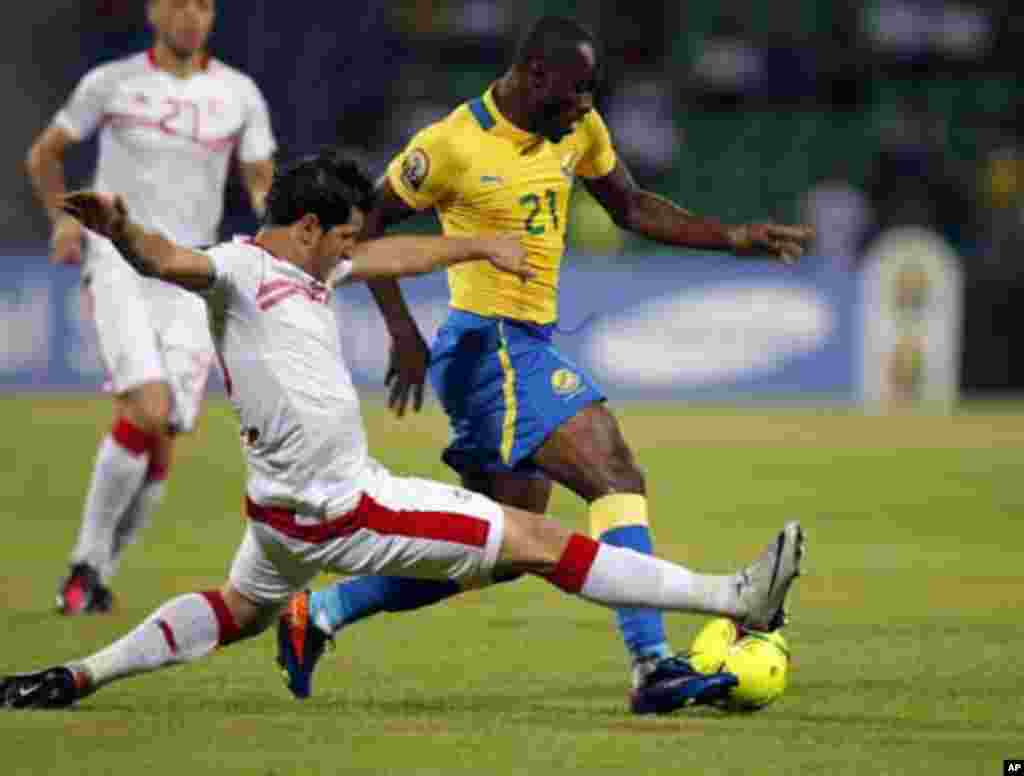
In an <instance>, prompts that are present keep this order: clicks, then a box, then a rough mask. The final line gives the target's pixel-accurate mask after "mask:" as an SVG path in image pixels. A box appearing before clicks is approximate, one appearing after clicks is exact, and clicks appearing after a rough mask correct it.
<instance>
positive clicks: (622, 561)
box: [548, 534, 743, 617]
mask: <svg viewBox="0 0 1024 776" xmlns="http://www.w3.org/2000/svg"><path fill="white" fill-rule="evenodd" d="M548 579H549V581H550V582H552V583H553V584H555V585H557V586H558V587H560V588H562V589H563V590H565V591H567V592H570V593H577V594H578V595H579V596H580V597H581V598H586V599H587V600H588V601H593V602H594V603H599V604H603V605H605V606H611V607H615V608H618V607H622V606H646V607H653V608H656V609H668V610H674V611H682V612H697V613H701V614H714V615H722V616H726V617H737V616H741V615H742V614H743V612H741V611H740V604H739V586H738V578H737V576H736V575H735V574H727V575H715V574H698V573H696V572H693V571H690V569H688V568H685V567H683V566H679V565H677V564H675V563H670V562H668V561H667V560H662V559H661V558H655V557H653V556H651V555H644V554H642V553H639V552H636V551H635V550H630V549H627V548H625V547H613V546H612V545H610V544H602V543H600V542H595V541H593V540H592V539H589V538H587V537H584V536H582V535H580V534H575V535H574V536H573V537H572V539H570V541H569V544H568V546H567V548H566V550H565V552H564V554H563V555H562V558H561V559H560V560H559V562H558V566H557V567H556V568H555V570H554V572H553V573H552V574H550V575H549V576H548Z"/></svg>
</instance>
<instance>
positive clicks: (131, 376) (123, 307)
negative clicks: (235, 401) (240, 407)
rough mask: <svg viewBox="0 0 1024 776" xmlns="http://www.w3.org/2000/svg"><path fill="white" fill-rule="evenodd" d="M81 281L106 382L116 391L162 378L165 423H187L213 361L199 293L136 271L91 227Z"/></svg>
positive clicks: (180, 427) (182, 426)
mask: <svg viewBox="0 0 1024 776" xmlns="http://www.w3.org/2000/svg"><path fill="white" fill-rule="evenodd" d="M82 285H83V290H84V292H85V294H86V297H87V300H88V306H89V307H90V308H91V314H92V318H93V321H94V323H95V325H96V335H97V338H98V342H99V351H100V356H101V358H102V359H103V365H104V367H105V369H106V371H107V376H108V378H109V381H110V387H111V390H112V391H113V392H114V393H115V394H122V393H125V392H126V391H129V390H131V389H133V388H137V387H139V386H140V385H143V384H145V383H153V382H162V383H166V384H167V385H168V386H169V387H170V390H171V418H170V423H171V427H172V429H174V430H176V431H191V430H192V428H193V427H194V426H195V422H196V418H197V417H198V415H199V408H200V405H201V404H202V401H203V393H204V391H205V390H206V380H207V378H208V377H209V374H210V366H211V364H212V363H213V342H212V340H211V338H210V330H209V326H208V324H207V315H206V305H205V303H204V302H203V300H202V299H201V298H200V297H199V296H197V295H195V294H192V293H189V292H188V291H185V290H183V289H180V288H176V287H174V286H171V285H170V284H168V283H163V282H162V281H159V280H154V279H152V278H143V277H141V276H140V275H139V274H138V273H137V272H135V270H133V269H132V268H131V267H130V266H129V265H128V263H127V262H125V260H124V259H123V258H121V255H120V254H119V253H118V252H117V249H116V248H115V247H114V246H113V244H112V243H111V242H110V241H109V240H106V239H104V238H102V237H98V236H97V235H94V234H92V233H89V234H88V237H87V244H86V257H85V265H84V267H83V270H82Z"/></svg>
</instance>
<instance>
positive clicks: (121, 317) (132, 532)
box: [28, 0, 275, 614]
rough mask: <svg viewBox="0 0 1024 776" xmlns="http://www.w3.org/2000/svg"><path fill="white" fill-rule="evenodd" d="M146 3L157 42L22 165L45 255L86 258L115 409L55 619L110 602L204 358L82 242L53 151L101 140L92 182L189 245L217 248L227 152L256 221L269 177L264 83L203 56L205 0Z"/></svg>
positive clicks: (202, 348)
mask: <svg viewBox="0 0 1024 776" xmlns="http://www.w3.org/2000/svg"><path fill="white" fill-rule="evenodd" d="M147 10H148V16H149V21H150V24H151V26H152V28H153V32H154V35H155V41H154V44H153V47H152V48H151V49H150V50H149V51H146V52H143V53H140V54H136V55H134V56H130V57H127V58H124V59H118V60H115V61H113V62H109V63H107V64H104V65H101V66H99V67H97V68H95V69H94V70H92V71H90V72H89V73H87V74H86V76H85V77H84V78H83V79H82V80H81V82H80V83H79V84H78V86H77V88H76V89H75V90H74V92H73V93H72V95H71V97H70V99H69V100H68V102H67V104H66V105H64V107H63V108H61V110H60V111H59V112H58V113H57V115H56V117H55V118H54V120H53V123H52V124H51V125H50V126H49V127H47V128H46V129H45V130H44V131H43V132H42V134H41V135H40V136H39V138H38V139H37V140H36V142H35V144H34V145H33V146H32V149H31V150H30V152H29V156H28V169H29V174H30V177H31V179H32V182H33V184H34V186H35V189H36V191H37V193H38V195H39V199H40V200H41V201H42V203H43V205H44V206H45V207H46V210H47V212H48V213H49V215H50V219H51V221H52V222H53V237H52V241H51V260H52V261H53V262H55V263H57V264H77V263H79V261H81V260H82V258H83V256H84V263H83V267H82V286H83V291H84V292H85V295H86V296H85V298H86V300H87V301H88V306H89V307H91V310H92V316H93V318H94V320H95V324H96V329H97V333H98V338H99V346H100V354H101V356H102V360H103V362H104V366H105V368H106V370H107V373H108V376H109V384H110V387H111V389H112V391H113V395H114V405H115V418H114V424H113V428H112V430H111V431H110V433H109V434H107V435H106V436H105V438H104V439H103V440H102V442H101V443H100V446H99V451H98V454H97V457H96V462H95V466H94V469H93V474H92V481H91V483H90V485H89V491H88V495H87V496H86V500H85V506H84V509H83V516H82V526H81V529H80V532H79V536H78V542H77V544H76V546H75V547H74V549H73V551H72V553H71V559H70V560H71V570H70V573H69V574H68V576H67V577H65V578H64V579H63V580H62V581H61V583H60V587H59V590H58V594H57V607H58V610H59V611H61V612H62V613H64V614H79V613H85V612H103V611H107V610H109V609H110V607H111V604H112V597H111V593H110V590H109V588H108V587H107V585H108V583H109V580H110V578H111V577H112V576H113V574H114V573H115V571H116V567H117V563H118V560H119V558H120V556H121V552H122V550H123V549H124V547H125V546H126V545H127V544H128V543H130V542H132V541H133V540H134V539H135V538H136V537H137V536H138V533H139V531H140V530H141V528H142V527H143V526H144V525H145V524H146V523H147V522H148V520H149V517H150V515H151V514H152V512H153V511H154V509H155V508H156V506H157V505H158V503H159V502H160V500H161V497H162V494H163V490H164V481H165V480H166V477H167V472H168V467H169V465H170V462H171V449H172V445H173V438H174V434H176V433H178V432H185V431H190V430H191V429H192V428H193V425H194V424H195V422H196V416H197V415H198V413H199V407H200V403H201V401H202V395H203V391H204V388H205V384H206V377H207V374H208V371H209V368H210V362H211V360H212V358H213V347H212V343H211V342H210V337H209V332H208V331H207V326H206V311H205V309H204V307H203V305H202V303H201V302H200V301H199V300H198V299H197V298H195V297H194V296H193V295H191V294H188V293H187V292H184V291H182V290H181V289H178V288H175V287H174V286H171V285H167V284H163V283H160V282H159V281H155V280H150V279H143V278H140V277H139V276H138V275H137V273H135V272H134V270H132V269H131V268H130V267H129V266H128V265H127V264H126V263H125V262H124V261H123V260H122V259H121V258H120V257H119V256H118V255H117V253H116V251H115V250H114V249H113V247H112V246H111V245H110V243H109V242H108V241H107V240H104V239H102V238H100V237H98V236H96V235H85V236H83V234H82V227H81V225H80V224H79V223H78V222H77V221H76V220H75V219H73V218H70V217H68V216H67V215H66V214H65V213H63V212H62V211H61V210H60V206H59V203H60V201H61V197H62V196H63V194H64V193H65V184H64V174H63V166H62V160H63V158H64V154H65V152H66V150H67V149H68V148H69V147H70V146H72V145H74V144H75V143H78V142H79V141H81V140H84V139H85V138H87V137H88V136H90V135H92V134H93V133H96V132H98V133H99V159H98V162H97V167H96V171H95V180H94V183H93V186H94V188H96V189H97V190H99V191H107V192H117V193H118V194H120V195H121V196H123V197H124V200H125V202H126V203H127V205H128V207H129V208H130V209H131V212H132V215H133V217H135V218H136V219H138V221H139V222H140V223H142V224H144V225H145V226H146V227H147V228H149V229H153V230H155V231H158V232H160V233H162V234H164V235H166V236H167V237H170V238H171V239H173V240H175V241H176V242H178V243H181V244H183V245H188V246H193V247H194V246H198V245H210V244H212V243H214V242H216V240H217V227H218V225H219V223H220V220H221V213H222V210H223V200H224V187H225V180H226V178H227V173H228V165H229V163H230V162H231V158H232V156H233V155H237V157H238V160H239V163H240V167H241V171H242V174H243V178H244V180H245V183H246V186H247V188H248V191H249V195H250V200H251V203H252V206H253V209H254V210H255V211H256V212H257V214H259V213H261V212H262V209H263V202H264V199H265V197H266V193H267V189H268V188H269V186H270V180H271V178H272V176H273V162H272V161H271V157H272V154H273V152H274V148H275V145H274V138H273V135H272V133H271V128H270V119H269V116H268V113H267V107H266V104H265V102H264V100H263V97H262V95H261V94H260V91H259V89H258V88H257V87H256V85H255V84H254V83H253V82H252V80H251V79H250V78H249V77H248V76H246V75H243V74H242V73H240V72H239V71H237V70H234V69H232V68H230V67H228V66H227V65H225V64H223V63H221V62H219V61H217V60H216V59H213V58H211V57H210V56H209V55H208V54H207V53H206V50H205V46H206V40H207V37H208V36H209V33H210V30H211V27H212V25H213V20H214V10H215V9H214V0H148V3H147ZM83 237H84V239H83ZM83 244H84V251H83Z"/></svg>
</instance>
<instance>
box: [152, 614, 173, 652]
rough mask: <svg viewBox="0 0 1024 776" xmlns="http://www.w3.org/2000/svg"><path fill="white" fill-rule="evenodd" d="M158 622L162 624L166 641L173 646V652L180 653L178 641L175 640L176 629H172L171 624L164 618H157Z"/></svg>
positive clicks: (169, 645)
mask: <svg viewBox="0 0 1024 776" xmlns="http://www.w3.org/2000/svg"><path fill="white" fill-rule="evenodd" d="M156 624H157V625H159V626H160V630H161V631H162V632H163V634H164V641H166V642H167V646H168V647H170V648H171V654H172V655H177V654H178V642H177V641H175V640H174V631H172V630H171V626H170V625H168V624H167V623H166V622H164V621H163V620H157V621H156Z"/></svg>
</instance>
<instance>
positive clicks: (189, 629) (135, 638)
mask: <svg viewBox="0 0 1024 776" xmlns="http://www.w3.org/2000/svg"><path fill="white" fill-rule="evenodd" d="M219 630H220V626H219V624H218V621H217V615H216V613H215V612H214V610H213V607H212V606H211V605H210V603H209V602H208V601H207V599H206V597H204V596H203V595H201V594H199V593H189V594H188V595H183V596H178V597H177V598H172V599H171V600H170V601H168V602H167V603H165V604H164V605H163V606H161V607H160V608H159V609H157V610H156V611H155V612H153V613H152V614H151V615H150V616H149V617H147V618H146V620H145V621H144V622H143V623H142V624H141V625H139V626H138V627H136V628H135V630H133V631H132V632H131V633H129V634H128V635H127V636H124V637H123V638H121V639H120V640H118V641H116V642H114V643H113V644H111V645H110V646H109V647H107V648H106V649H103V650H101V651H99V652H97V653H96V654H95V655H91V656H90V657H87V658H85V659H84V660H81V661H78V662H77V663H75V664H74V665H76V666H81V667H83V668H84V669H85V670H86V672H87V673H88V675H89V679H90V680H91V686H90V690H95V689H97V688H99V687H100V686H102V685H104V684H107V683H108V682H112V681H114V680H115V679H122V678H124V677H128V676H135V675H136V674H143V673H147V672H149V671H155V670H157V669H158V668H163V667H164V666H168V665H176V664H178V663H187V662H190V661H192V660H198V659H199V658H201V657H204V656H206V655H208V654H210V653H211V652H213V650H214V649H215V648H216V647H217V644H218V638H219Z"/></svg>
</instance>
